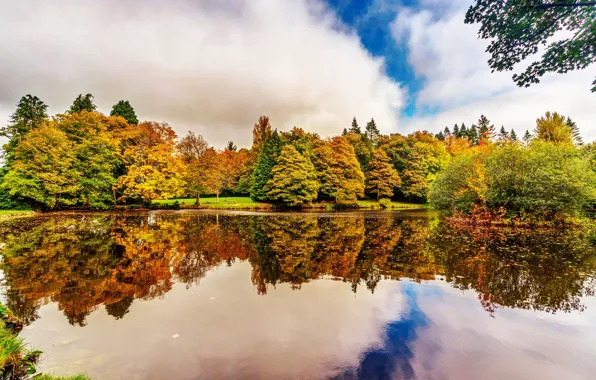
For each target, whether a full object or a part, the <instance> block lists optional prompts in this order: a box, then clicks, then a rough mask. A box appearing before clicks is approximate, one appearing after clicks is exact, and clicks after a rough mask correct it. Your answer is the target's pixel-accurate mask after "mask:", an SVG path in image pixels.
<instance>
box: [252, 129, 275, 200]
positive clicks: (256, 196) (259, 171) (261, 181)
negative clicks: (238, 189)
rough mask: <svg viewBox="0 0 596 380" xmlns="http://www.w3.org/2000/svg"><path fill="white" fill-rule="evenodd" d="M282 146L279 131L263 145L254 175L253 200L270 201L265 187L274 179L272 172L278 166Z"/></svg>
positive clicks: (272, 134)
mask: <svg viewBox="0 0 596 380" xmlns="http://www.w3.org/2000/svg"><path fill="white" fill-rule="evenodd" d="M282 145H283V144H282V141H281V139H280V137H279V134H278V133H277V130H276V131H273V133H271V136H270V137H269V138H268V139H267V140H266V141H265V143H264V144H263V147H262V149H261V151H260V154H259V157H258V159H257V164H256V166H255V169H254V172H253V175H252V177H253V181H252V182H253V183H252V188H251V191H250V197H251V198H252V200H254V201H266V200H268V199H269V196H268V195H267V192H266V191H265V190H264V187H265V185H266V184H267V182H269V180H270V179H271V178H272V173H271V170H272V169H273V167H274V166H275V165H276V159H277V157H278V156H279V154H280V152H281V149H282Z"/></svg>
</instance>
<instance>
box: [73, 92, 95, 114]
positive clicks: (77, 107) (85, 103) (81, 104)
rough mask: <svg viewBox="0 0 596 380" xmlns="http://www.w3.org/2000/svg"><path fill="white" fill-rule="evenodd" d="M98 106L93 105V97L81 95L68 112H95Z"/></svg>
mask: <svg viewBox="0 0 596 380" xmlns="http://www.w3.org/2000/svg"><path fill="white" fill-rule="evenodd" d="M96 109H97V106H96V105H95V103H93V95H91V94H87V95H83V94H79V96H77V98H76V99H75V100H74V102H73V103H72V105H71V106H70V109H69V110H68V112H69V113H78V112H82V111H87V112H95V110H96Z"/></svg>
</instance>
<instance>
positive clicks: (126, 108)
mask: <svg viewBox="0 0 596 380" xmlns="http://www.w3.org/2000/svg"><path fill="white" fill-rule="evenodd" d="M88 95H89V94H88ZM79 96H80V95H79ZM110 116H122V117H123V118H124V119H126V121H127V122H128V124H139V119H137V114H136V112H135V109H134V108H133V107H132V106H131V105H130V102H129V101H128V100H119V101H118V103H116V104H114V106H113V107H112V111H111V112H110Z"/></svg>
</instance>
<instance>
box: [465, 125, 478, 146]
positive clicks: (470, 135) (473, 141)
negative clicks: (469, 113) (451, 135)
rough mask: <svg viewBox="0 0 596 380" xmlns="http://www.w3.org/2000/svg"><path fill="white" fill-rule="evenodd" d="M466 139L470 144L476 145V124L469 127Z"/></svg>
mask: <svg viewBox="0 0 596 380" xmlns="http://www.w3.org/2000/svg"><path fill="white" fill-rule="evenodd" d="M468 139H469V140H470V143H471V144H472V145H478V143H479V141H480V136H479V134H478V127H476V124H472V126H471V127H470V129H468Z"/></svg>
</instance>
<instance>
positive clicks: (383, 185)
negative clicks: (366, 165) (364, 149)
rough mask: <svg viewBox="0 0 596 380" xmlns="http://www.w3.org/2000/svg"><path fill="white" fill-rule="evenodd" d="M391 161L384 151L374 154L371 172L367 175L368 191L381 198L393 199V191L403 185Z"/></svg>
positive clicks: (376, 151) (377, 151)
mask: <svg viewBox="0 0 596 380" xmlns="http://www.w3.org/2000/svg"><path fill="white" fill-rule="evenodd" d="M390 162H391V160H390V159H389V157H388V156H387V153H385V151H384V150H382V149H376V150H375V151H374V152H373V158H372V160H371V162H370V170H369V171H368V172H367V173H366V190H367V191H368V192H369V193H371V194H374V195H376V197H377V200H379V199H380V198H381V197H392V196H393V190H394V189H395V188H396V187H398V186H400V185H401V179H400V177H399V174H398V173H397V171H396V170H395V169H393V167H392V166H391V163H390Z"/></svg>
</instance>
